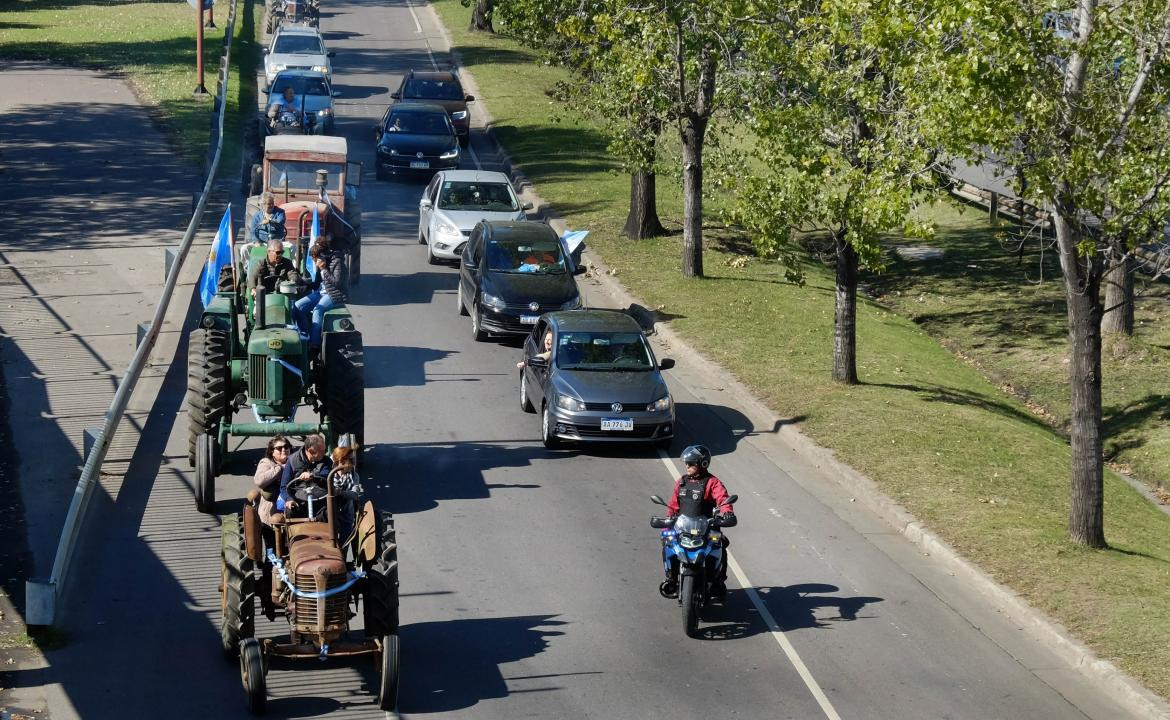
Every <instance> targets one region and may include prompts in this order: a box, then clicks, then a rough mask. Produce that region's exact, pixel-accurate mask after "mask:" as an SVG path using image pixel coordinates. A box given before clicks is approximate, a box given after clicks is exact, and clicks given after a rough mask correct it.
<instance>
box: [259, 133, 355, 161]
mask: <svg viewBox="0 0 1170 720" xmlns="http://www.w3.org/2000/svg"><path fill="white" fill-rule="evenodd" d="M264 152H315V153H329V154H331V155H341V156H342V157H345V156H346V144H345V138H343V137H336V136H333V135H269V136H268V137H266V138H264Z"/></svg>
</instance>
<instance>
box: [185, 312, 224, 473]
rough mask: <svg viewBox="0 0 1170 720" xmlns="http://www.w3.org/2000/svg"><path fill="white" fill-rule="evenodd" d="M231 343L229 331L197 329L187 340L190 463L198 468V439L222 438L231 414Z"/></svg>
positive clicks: (188, 449)
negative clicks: (223, 426) (221, 429)
mask: <svg viewBox="0 0 1170 720" xmlns="http://www.w3.org/2000/svg"><path fill="white" fill-rule="evenodd" d="M230 356H231V342H230V338H229V337H228V333H227V331H226V330H208V329H207V328H196V329H195V330H192V331H191V335H190V336H189V337H188V339H187V461H188V462H190V463H191V467H195V438H197V437H199V436H200V435H202V434H204V433H206V434H208V435H213V436H215V435H218V433H219V422H220V420H223V418H224V416H226V415H227V410H228V391H229V390H230V387H229V385H230V380H231V378H230V377H229V373H230V370H229V364H230V361H231V357H230Z"/></svg>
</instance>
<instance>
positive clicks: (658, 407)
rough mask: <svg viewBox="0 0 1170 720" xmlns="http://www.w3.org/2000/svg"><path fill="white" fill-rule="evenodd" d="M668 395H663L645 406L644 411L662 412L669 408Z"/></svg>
mask: <svg viewBox="0 0 1170 720" xmlns="http://www.w3.org/2000/svg"><path fill="white" fill-rule="evenodd" d="M670 403H671V400H670V396H669V395H664V396H662V397H660V398H658V399H657V400H655V401H654V402H652V403H650V404H649V405H647V406H646V412H663V411H665V410H669V409H670Z"/></svg>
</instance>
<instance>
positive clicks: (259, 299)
mask: <svg viewBox="0 0 1170 720" xmlns="http://www.w3.org/2000/svg"><path fill="white" fill-rule="evenodd" d="M267 294H268V293H267V292H265V291H264V288H263V286H261V285H259V284H257V287H256V327H258V328H262V327H265V326H266V325H267V323H266V322H265V319H264V310H265V308H264V306H265V304H266V303H265V302H264V297H265V296H266V295H267Z"/></svg>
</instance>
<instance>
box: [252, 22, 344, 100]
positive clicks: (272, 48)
mask: <svg viewBox="0 0 1170 720" xmlns="http://www.w3.org/2000/svg"><path fill="white" fill-rule="evenodd" d="M331 57H333V53H331V52H326V50H325V41H323V40H322V39H321V32H320V31H319V30H317V28H315V27H306V26H302V25H285V26H282V27H281V28H280V29H278V30H277V31H276V32H275V33H274V34H273V35H272V42H271V43H270V44H269V46H268V47H266V48H264V81H265V83H266V84H267V85H272V81H273V80H275V79H276V76H277V74H278V73H280V71H282V70H312V71H313V72H319V73H324V74H325V77H326V78H329V77H330V76H331V75H332V73H333V67H332V65H331V64H330V62H329V58H331Z"/></svg>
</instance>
